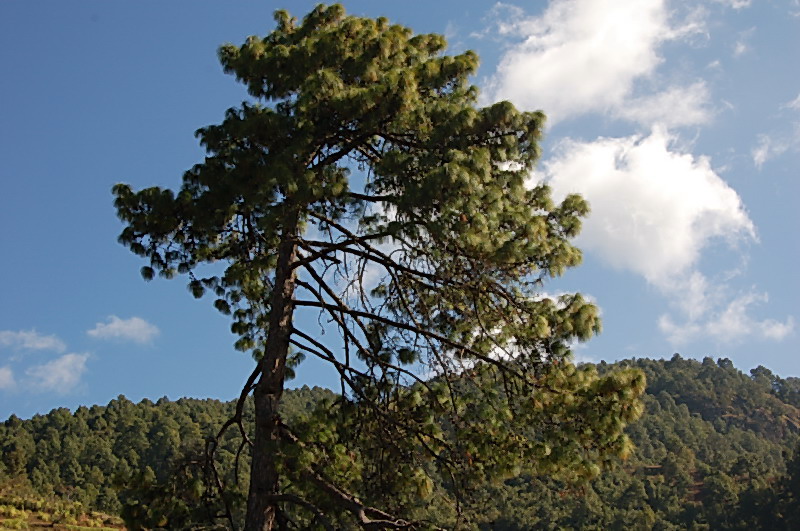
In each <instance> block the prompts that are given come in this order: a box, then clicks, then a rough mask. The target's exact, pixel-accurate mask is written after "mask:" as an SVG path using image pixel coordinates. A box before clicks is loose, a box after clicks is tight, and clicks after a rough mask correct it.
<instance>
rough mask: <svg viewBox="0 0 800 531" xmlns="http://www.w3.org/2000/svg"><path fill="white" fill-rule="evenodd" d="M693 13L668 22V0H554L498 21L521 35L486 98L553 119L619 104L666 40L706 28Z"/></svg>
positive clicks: (651, 65)
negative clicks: (537, 12)
mask: <svg viewBox="0 0 800 531" xmlns="http://www.w3.org/2000/svg"><path fill="white" fill-rule="evenodd" d="M696 15H697V13H693V14H691V15H690V17H689V18H687V19H686V20H684V21H683V22H682V23H679V24H677V25H675V26H673V25H671V23H670V20H669V13H668V11H667V9H666V1H665V0H553V1H552V2H551V3H550V5H549V6H548V8H547V9H546V10H545V12H544V13H543V14H542V15H541V16H538V17H533V18H522V17H519V15H518V16H517V18H516V19H515V20H512V21H510V22H505V23H502V22H501V23H500V24H499V27H500V31H501V33H502V32H506V33H514V34H516V35H519V36H522V37H523V40H522V42H520V43H518V44H516V45H514V46H512V47H510V48H509V50H508V51H507V52H506V54H505V56H504V57H503V58H502V60H501V62H500V65H499V67H498V69H497V72H496V73H495V76H494V77H493V79H492V80H491V81H490V83H489V87H488V88H489V90H488V94H489V99H491V100H500V99H508V100H511V101H512V102H514V103H515V104H516V105H517V106H519V107H521V108H525V109H539V108H540V109H544V110H545V111H546V112H547V113H548V115H549V116H550V117H551V120H560V119H564V118H567V117H570V116H575V115H580V114H584V113H587V112H608V111H609V110H611V111H613V110H614V109H622V108H624V106H625V101H626V99H627V98H629V97H630V95H631V94H632V92H633V89H634V82H635V81H637V80H638V79H641V78H646V77H648V76H650V75H651V74H652V73H653V72H654V70H655V69H656V67H657V66H658V65H659V64H660V63H661V62H662V59H661V57H659V55H658V53H657V51H658V48H659V46H660V45H661V44H662V43H663V42H665V41H668V40H674V39H677V38H682V37H685V36H687V35H691V34H696V33H698V32H702V31H704V26H703V22H702V21H701V20H699V19H698V18H697V16H696Z"/></svg>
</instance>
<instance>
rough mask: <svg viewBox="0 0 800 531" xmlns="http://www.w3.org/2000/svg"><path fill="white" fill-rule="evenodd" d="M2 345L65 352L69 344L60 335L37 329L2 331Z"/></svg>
mask: <svg viewBox="0 0 800 531" xmlns="http://www.w3.org/2000/svg"><path fill="white" fill-rule="evenodd" d="M0 347H11V348H14V349H23V350H54V351H56V352H64V351H65V350H66V349H67V346H66V345H65V344H64V342H63V341H61V340H60V339H59V338H58V337H56V336H53V335H50V336H45V335H42V334H40V333H39V332H37V331H36V330H20V331H18V332H13V331H11V330H2V331H0Z"/></svg>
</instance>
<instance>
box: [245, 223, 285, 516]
mask: <svg viewBox="0 0 800 531" xmlns="http://www.w3.org/2000/svg"><path fill="white" fill-rule="evenodd" d="M296 234H297V214H296V213H292V214H289V215H287V218H286V220H285V225H284V232H283V235H284V237H283V241H282V242H281V244H280V247H279V249H278V263H277V266H276V270H275V286H274V289H273V291H272V299H271V301H270V318H269V330H268V333H267V342H266V345H265V349H264V363H263V364H262V369H261V377H260V380H259V382H258V384H257V385H256V388H255V390H254V391H253V397H254V402H255V437H254V440H253V448H252V452H253V460H252V470H251V473H250V491H249V494H248V498H247V515H246V517H245V531H269V530H271V529H273V528H275V526H276V525H277V523H278V517H279V515H278V506H277V503H276V502H275V500H276V499H277V498H276V496H277V495H278V492H279V491H278V489H279V474H278V470H277V461H276V460H275V455H277V454H278V453H279V448H278V446H279V444H280V440H279V439H280V435H279V427H280V416H279V415H278V405H279V404H280V400H281V395H282V394H283V384H284V379H285V373H286V356H287V354H288V352H289V339H290V336H291V331H292V313H293V311H294V304H293V301H292V299H293V295H294V290H295V271H296V269H295V268H293V267H292V264H293V263H294V262H295V260H296V259H297V242H296Z"/></svg>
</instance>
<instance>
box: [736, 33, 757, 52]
mask: <svg viewBox="0 0 800 531" xmlns="http://www.w3.org/2000/svg"><path fill="white" fill-rule="evenodd" d="M755 30H756V29H755V28H750V29H749V30H746V31H743V32H741V33H739V38H738V39H737V40H736V43H735V44H734V45H733V56H734V57H741V56H742V55H744V54H745V53H747V52H749V51H750V45H749V44H748V42H747V41H749V40H750V38H751V37H752V36H753V33H754V32H755Z"/></svg>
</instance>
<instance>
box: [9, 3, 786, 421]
mask: <svg viewBox="0 0 800 531" xmlns="http://www.w3.org/2000/svg"><path fill="white" fill-rule="evenodd" d="M313 5H314V2H298V1H294V2H290V1H284V2H280V3H279V2H273V1H261V2H225V3H222V2H194V1H193V2H189V1H181V2H156V1H144V2H135V3H134V2H128V3H123V2H101V1H95V2H89V1H84V2H69V3H67V2H55V1H51V2H44V1H42V2H23V1H21V0H20V1H14V0H11V1H5V2H2V3H0V61H2V69H3V75H2V76H0V160H1V161H2V164H0V185H1V186H2V187H1V188H0V190H1V191H0V249H2V252H3V255H2V260H0V276H1V278H3V279H4V286H3V289H2V295H0V418H5V417H7V416H8V415H10V414H11V413H15V414H17V415H19V416H21V417H29V416H31V415H33V414H36V413H44V412H47V411H49V410H50V409H52V408H55V407H61V406H64V407H70V408H75V407H76V406H78V405H80V404H87V405H88V404H95V403H100V404H104V403H107V402H108V401H109V400H110V399H112V398H114V397H116V396H117V395H119V394H124V395H126V396H127V397H128V398H130V399H132V400H140V399H142V398H144V397H148V398H151V399H154V400H155V399H157V398H159V397H161V396H165V395H166V396H168V397H169V398H172V399H176V398H179V397H181V396H195V397H215V398H221V399H226V400H227V399H231V398H233V397H234V396H235V395H236V394H237V393H238V390H239V388H240V386H241V384H242V382H243V381H244V379H245V378H246V376H247V374H249V372H250V370H251V368H252V361H251V360H250V359H249V357H248V356H247V355H246V354H242V353H238V352H236V351H234V350H233V348H232V344H233V341H234V337H233V336H232V335H231V334H230V333H229V331H228V326H229V324H228V321H227V318H225V317H224V316H221V315H219V314H218V313H217V312H216V311H215V310H214V309H213V308H212V307H211V304H210V301H208V300H200V301H196V300H194V299H193V298H192V297H191V296H190V295H189V293H188V292H187V291H186V289H185V285H184V283H183V282H181V281H179V280H173V281H165V280H156V281H153V282H150V283H144V282H143V281H142V280H141V278H140V276H139V273H138V270H139V268H140V267H141V266H142V265H143V264H142V263H141V262H140V260H139V258H137V257H136V256H134V255H132V254H131V253H130V252H129V251H127V250H126V249H125V248H124V247H122V246H121V245H119V244H118V243H116V237H117V235H118V233H119V231H120V229H121V224H120V223H119V222H118V221H117V219H116V217H115V214H114V209H113V206H112V197H111V193H110V190H111V186H112V185H113V184H114V183H116V182H127V183H130V184H132V185H133V186H134V187H135V188H141V187H144V186H151V185H160V186H170V187H177V186H179V184H180V177H181V174H182V172H183V171H184V170H186V169H188V168H189V167H190V166H191V165H193V164H194V163H195V162H197V161H198V160H200V159H201V157H202V156H203V152H202V150H201V149H200V148H199V147H198V145H197V143H196V140H195V138H194V137H193V132H194V131H195V130H196V129H197V128H199V127H202V126H205V125H208V124H212V123H216V122H218V121H220V120H221V119H222V117H223V113H224V110H225V109H226V108H228V107H231V106H234V105H236V104H238V103H239V102H240V101H242V100H243V99H245V97H246V94H245V91H244V90H243V88H242V87H241V86H239V85H238V84H237V83H236V82H235V81H234V79H233V78H231V77H230V76H226V75H224V74H223V73H222V72H221V69H220V68H219V66H218V63H217V60H216V49H217V47H218V46H219V45H220V44H222V43H224V42H233V43H237V44H240V43H241V42H243V41H244V39H245V38H246V37H247V36H248V35H253V34H255V35H264V34H265V33H267V32H268V31H269V30H270V29H271V28H272V27H273V22H272V12H273V11H274V10H275V9H278V8H287V9H289V10H290V11H291V12H292V13H293V14H295V15H299V16H302V15H303V14H305V13H306V12H307V11H308V10H309V9H310V8H311V7H313ZM345 7H346V8H347V9H348V11H349V12H351V13H354V14H359V15H365V16H380V15H385V16H388V17H389V18H390V19H391V20H392V21H394V22H398V23H402V24H406V25H408V26H411V27H412V28H413V29H414V30H415V31H417V32H437V33H442V34H444V35H445V36H446V37H447V38H448V42H450V45H451V51H453V52H459V51H463V50H465V49H473V50H475V51H477V52H478V54H479V55H480V56H481V58H482V65H481V68H480V70H479V72H478V75H477V76H476V78H475V83H476V84H477V85H479V86H480V87H481V89H482V98H483V103H489V102H492V101H496V100H499V99H509V100H511V101H512V102H514V103H515V104H516V105H517V106H518V107H520V108H523V109H527V110H534V109H542V110H544V111H545V112H546V113H547V114H548V116H549V117H550V120H549V126H548V130H547V138H546V140H545V142H544V156H543V159H542V162H541V164H540V165H539V168H538V169H537V171H536V172H534V174H533V175H531V181H532V182H534V181H538V180H546V181H548V182H550V184H551V185H552V187H553V189H554V192H555V194H556V195H557V196H563V195H564V194H566V193H570V192H580V193H582V194H584V196H585V197H586V198H587V199H588V200H589V202H590V203H591V205H592V209H593V212H592V214H591V216H590V218H589V219H588V220H587V221H586V223H585V230H584V233H583V234H582V235H581V237H580V238H579V240H578V242H579V245H580V246H581V247H582V248H583V249H584V253H585V256H584V265H583V266H581V267H580V268H578V269H575V270H573V271H570V272H568V273H567V275H566V276H565V277H563V278H562V279H559V280H558V281H556V282H553V283H551V284H550V285H548V286H546V289H547V291H548V292H551V293H556V292H559V291H567V290H577V291H581V292H584V293H586V294H589V295H590V296H592V297H593V298H594V299H595V300H596V301H597V303H598V304H599V305H600V307H601V308H602V311H603V319H604V332H603V334H602V335H600V336H599V337H597V338H595V339H594V340H592V341H590V342H589V343H587V344H585V345H580V346H579V347H578V348H577V349H576V355H577V358H578V359H580V360H592V361H596V360H600V359H605V360H609V361H611V360H616V359H620V358H627V357H632V356H636V357H670V356H671V355H672V354H673V353H674V352H680V353H681V354H682V355H683V356H685V357H696V358H701V357H703V356H707V355H708V356H712V357H715V358H716V357H727V358H730V359H731V360H733V362H734V363H735V364H736V366H737V367H739V368H741V369H744V370H747V369H750V368H752V367H754V366H756V365H759V364H763V365H765V366H767V367H769V368H771V369H772V370H773V371H775V372H776V373H778V374H780V375H782V376H789V375H795V376H797V375H800V360H799V359H798V345H800V340H799V339H798V330H797V326H798V323H797V319H798V318H800V312H798V310H797V305H796V301H797V299H798V295H800V289H798V288H799V285H798V276H797V274H796V272H795V268H796V264H797V263H799V262H800V256H799V255H798V251H799V250H800V236H798V232H797V227H800V223H798V222H800V215H799V214H798V211H799V210H800V209H798V207H797V204H796V201H797V200H798V198H800V179H799V178H800V69H798V68H797V58H798V57H800V2H798V0H761V1H747V0H690V1H669V0H551V1H549V2H545V1H534V2H531V1H529V2H522V1H519V2H512V3H493V2H480V1H465V0H459V1H450V0H439V1H437V2H416V1H413V2H405V3H400V2H366V1H358V2H345ZM305 383H307V384H310V385H315V384H318V385H327V386H332V385H334V380H333V379H332V378H331V375H330V374H329V373H328V372H326V371H325V370H324V367H321V366H320V365H318V364H315V363H314V362H312V361H309V362H306V364H304V365H303V366H301V368H300V370H299V375H298V379H297V380H296V381H294V382H293V383H292V385H300V384H305Z"/></svg>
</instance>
